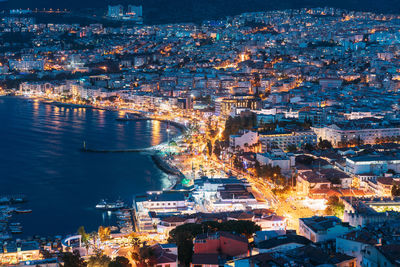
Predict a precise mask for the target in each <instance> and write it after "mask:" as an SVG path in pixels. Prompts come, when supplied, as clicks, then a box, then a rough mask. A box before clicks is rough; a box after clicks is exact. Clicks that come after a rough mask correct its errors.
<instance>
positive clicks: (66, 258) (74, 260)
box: [60, 250, 86, 267]
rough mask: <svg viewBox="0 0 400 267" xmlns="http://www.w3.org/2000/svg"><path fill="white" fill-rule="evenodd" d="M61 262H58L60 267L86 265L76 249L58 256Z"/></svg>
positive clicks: (80, 266) (84, 266)
mask: <svg viewBox="0 0 400 267" xmlns="http://www.w3.org/2000/svg"><path fill="white" fill-rule="evenodd" d="M60 259H61V261H62V262H63V264H60V265H61V266H62V267H86V263H85V261H84V260H83V259H82V258H81V255H80V254H79V251H78V250H75V251H74V252H72V253H71V252H64V253H62V254H61V256H60Z"/></svg>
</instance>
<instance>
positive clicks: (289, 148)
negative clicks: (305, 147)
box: [287, 144, 297, 152]
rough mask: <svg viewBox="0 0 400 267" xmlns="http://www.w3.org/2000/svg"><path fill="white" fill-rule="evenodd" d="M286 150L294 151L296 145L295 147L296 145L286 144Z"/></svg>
mask: <svg viewBox="0 0 400 267" xmlns="http://www.w3.org/2000/svg"><path fill="white" fill-rule="evenodd" d="M287 151H289V152H296V151H297V147H296V145H292V144H291V145H288V146H287Z"/></svg>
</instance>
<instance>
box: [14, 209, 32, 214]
mask: <svg viewBox="0 0 400 267" xmlns="http://www.w3.org/2000/svg"><path fill="white" fill-rule="evenodd" d="M31 212H32V210H30V209H26V210H18V209H16V210H15V213H31Z"/></svg>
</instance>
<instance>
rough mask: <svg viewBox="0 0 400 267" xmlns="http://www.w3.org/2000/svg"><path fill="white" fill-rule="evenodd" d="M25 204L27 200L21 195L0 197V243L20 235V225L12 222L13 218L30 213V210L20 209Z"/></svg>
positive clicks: (21, 229) (21, 228)
mask: <svg viewBox="0 0 400 267" xmlns="http://www.w3.org/2000/svg"><path fill="white" fill-rule="evenodd" d="M25 202H27V200H26V198H25V196H23V195H15V196H1V197H0V243H1V242H4V241H7V240H11V239H13V238H14V237H15V235H18V234H22V232H23V226H22V224H21V223H20V222H14V221H13V217H14V216H18V215H19V214H26V213H31V212H32V210H31V209H25V208H24V207H22V204H23V203H25Z"/></svg>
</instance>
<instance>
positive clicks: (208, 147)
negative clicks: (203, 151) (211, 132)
mask: <svg viewBox="0 0 400 267" xmlns="http://www.w3.org/2000/svg"><path fill="white" fill-rule="evenodd" d="M212 149H213V146H212V143H211V141H210V140H208V141H207V152H208V155H209V156H211V155H212Z"/></svg>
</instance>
